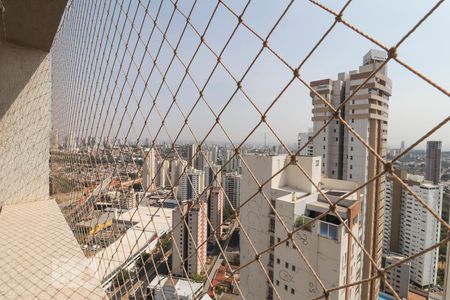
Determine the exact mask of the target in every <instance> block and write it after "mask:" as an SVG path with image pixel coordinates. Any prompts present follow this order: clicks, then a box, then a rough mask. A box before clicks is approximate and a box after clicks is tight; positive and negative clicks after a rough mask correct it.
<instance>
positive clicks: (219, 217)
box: [201, 186, 223, 239]
mask: <svg viewBox="0 0 450 300" xmlns="http://www.w3.org/2000/svg"><path fill="white" fill-rule="evenodd" d="M201 201H203V202H205V203H206V204H207V208H208V219H209V221H210V222H211V226H212V227H213V228H211V227H210V226H208V237H209V236H210V235H211V233H212V231H213V230H214V229H216V232H215V235H216V237H217V239H220V236H221V235H222V221H223V190H222V189H221V188H220V187H213V186H211V187H209V188H207V189H206V190H205V192H204V193H203V194H202V196H201Z"/></svg>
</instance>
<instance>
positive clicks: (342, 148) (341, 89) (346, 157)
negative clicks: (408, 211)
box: [311, 50, 392, 300]
mask: <svg viewBox="0 0 450 300" xmlns="http://www.w3.org/2000/svg"><path fill="white" fill-rule="evenodd" d="M384 60H386V54H385V52H383V51H378V50H370V51H369V52H368V53H367V54H366V55H364V57H363V64H362V65H361V66H360V67H359V69H358V70H354V71H350V72H349V73H339V74H338V79H337V80H331V79H323V80H318V81H313V82H311V86H312V87H313V88H314V89H315V91H316V92H317V93H318V94H320V95H321V96H323V97H324V98H325V99H326V100H327V101H329V102H330V104H331V105H332V106H333V107H335V108H337V107H339V106H340V105H341V103H342V102H343V101H344V100H345V99H346V98H348V97H349V96H350V94H352V92H353V91H354V90H355V89H356V88H357V87H358V86H359V85H360V84H361V83H363V82H364V81H365V80H366V78H367V77H369V75H370V74H371V73H372V72H373V71H374V70H376V69H377V68H378V67H379V66H380V64H381V63H382V62H383V61H384ZM391 85H392V84H391V80H390V79H389V78H388V77H387V68H386V66H385V67H383V68H381V69H380V70H379V71H378V72H377V73H376V74H375V76H373V77H372V78H371V79H370V80H369V81H368V82H367V83H366V84H365V85H364V86H363V87H362V88H361V89H360V90H359V91H358V92H357V93H356V94H355V96H353V97H352V99H351V100H350V101H349V102H347V103H346V104H345V106H344V107H343V109H342V110H341V111H340V116H341V117H342V118H343V119H344V120H346V122H347V123H348V124H349V125H350V126H351V127H352V128H353V129H354V130H355V131H356V132H357V133H358V134H359V135H360V136H361V138H362V139H363V140H364V141H366V142H367V143H368V144H369V145H370V146H371V147H372V148H373V149H374V150H375V151H376V152H377V153H378V154H379V155H380V156H382V157H386V137H387V121H388V107H389V96H390V95H391ZM311 97H312V101H313V110H312V112H313V118H312V120H313V122H314V133H317V132H318V131H319V130H320V128H321V127H322V126H323V125H324V124H325V123H326V122H327V121H328V120H329V119H330V118H333V113H332V112H331V111H330V109H329V108H328V107H327V106H326V105H325V104H324V103H323V101H322V100H321V99H320V98H319V97H317V96H316V95H315V94H314V93H312V92H311ZM314 155H315V156H321V157H322V175H324V176H326V177H329V178H335V179H344V180H350V181H355V182H358V183H359V184H363V183H365V182H366V181H367V180H369V179H370V178H372V177H375V175H376V174H378V173H379V172H380V171H381V170H382V169H383V164H382V163H381V162H379V161H378V160H377V159H376V157H375V156H374V155H372V154H371V153H370V152H369V150H368V149H367V148H366V147H365V146H364V145H363V144H362V143H361V142H359V141H358V140H357V139H356V137H355V136H354V135H353V134H352V133H350V132H349V130H348V129H347V128H346V127H345V126H344V125H343V124H342V123H341V122H339V120H333V121H331V123H330V124H329V126H327V127H326V129H323V130H322V132H320V133H319V135H318V136H317V137H316V138H315V139H314ZM384 188H385V178H384V176H383V177H380V178H378V179H377V180H375V181H372V182H371V183H370V184H369V185H367V187H366V188H365V189H364V191H363V192H364V196H363V199H362V206H361V209H362V210H361V216H362V217H361V219H360V221H361V224H360V226H361V227H363V228H364V230H363V236H361V238H362V239H364V247H365V248H366V250H367V251H368V252H369V254H370V255H371V257H372V259H373V260H374V261H375V262H376V263H377V264H378V265H379V266H381V257H382V243H383V220H384V216H383V211H384ZM373 275H375V268H373V266H372V264H371V262H370V261H369V259H368V258H367V257H365V258H364V263H363V276H364V278H368V277H371V276H373ZM379 286H380V282H379V280H374V281H370V282H367V283H365V284H363V294H362V299H368V300H374V299H378V294H379V289H380V288H379Z"/></svg>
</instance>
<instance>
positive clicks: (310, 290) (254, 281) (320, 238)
mask: <svg viewBox="0 0 450 300" xmlns="http://www.w3.org/2000/svg"><path fill="white" fill-rule="evenodd" d="M244 159H245V161H246V163H247V165H249V169H251V170H252V171H253V173H254V175H255V176H256V177H257V180H258V182H265V181H266V180H267V179H268V178H272V176H274V174H277V175H276V176H274V177H273V178H272V179H271V180H270V181H269V182H267V184H265V185H264V186H263V192H264V194H265V195H267V196H268V197H269V199H266V198H265V197H264V196H263V195H262V194H261V193H258V194H257V195H255V191H257V190H258V185H257V183H256V182H255V180H253V178H252V175H251V174H250V172H249V171H248V170H247V168H245V169H244V172H243V175H242V176H243V181H242V186H241V198H242V200H243V201H247V200H248V199H249V200H248V202H247V203H246V205H244V206H243V207H242V208H241V212H240V221H241V224H242V230H245V231H246V234H248V236H249V237H248V238H247V237H246V235H244V234H242V235H241V238H240V247H241V256H240V262H241V265H246V264H247V263H248V262H250V261H254V259H255V252H254V250H253V246H254V247H255V248H256V251H258V252H261V251H263V250H266V249H268V248H270V247H272V246H274V245H275V244H277V243H279V242H280V241H281V240H284V239H286V238H287V233H286V229H285V227H284V226H283V223H284V224H285V225H286V226H287V228H288V230H293V229H294V230H295V229H297V231H295V233H294V234H293V235H292V240H287V241H286V242H285V243H283V244H279V245H277V246H276V247H274V248H272V249H271V250H269V251H267V252H266V253H264V254H263V255H261V256H260V257H259V260H260V262H261V264H262V265H263V267H264V268H265V271H266V273H267V274H268V276H269V279H268V278H267V277H266V275H265V273H264V272H263V271H262V269H261V266H260V265H259V264H257V263H252V264H249V265H248V266H246V267H245V268H243V269H242V270H241V273H240V287H241V290H242V297H243V298H244V299H278V298H277V294H278V295H279V296H280V298H281V299H292V300H294V299H295V300H307V299H313V298H317V297H320V296H322V295H323V290H322V289H321V288H320V284H319V283H318V281H317V279H316V277H315V276H314V275H313V273H312V272H311V271H310V269H309V268H308V266H307V264H306V263H305V260H304V259H303V258H302V256H301V255H300V253H299V252H298V250H297V248H296V247H295V246H294V243H293V242H295V244H296V245H298V247H299V248H300V249H301V251H302V252H303V254H304V256H305V258H306V260H307V261H308V262H309V263H310V264H311V266H312V268H313V269H314V270H315V272H316V274H317V275H318V277H319V278H320V280H321V281H322V282H323V284H324V285H325V286H327V287H329V286H341V285H346V284H349V283H350V282H356V281H358V280H361V267H360V263H361V255H362V251H361V249H360V247H358V246H356V243H355V241H354V239H353V237H352V236H351V234H350V233H349V232H348V230H347V228H346V227H345V226H344V224H343V223H341V221H340V220H339V219H338V218H337V217H336V215H334V213H331V212H330V213H328V214H326V215H324V216H323V218H321V219H320V220H317V221H316V222H314V223H312V224H311V225H310V226H308V227H305V228H303V229H298V228H299V227H300V226H302V225H304V224H306V223H307V222H309V221H310V220H311V219H312V218H315V217H317V216H318V215H320V214H321V213H323V212H325V211H326V210H327V208H328V207H329V204H328V202H327V201H326V200H325V198H324V197H323V196H322V195H321V194H320V193H319V192H318V191H317V190H316V189H315V187H314V185H313V184H312V183H311V181H310V180H309V179H308V178H307V177H306V176H305V175H304V174H303V173H302V172H301V171H300V170H299V169H298V168H297V167H296V166H295V165H289V164H290V156H287V155H245V156H244ZM297 161H298V163H299V164H300V165H301V166H302V168H303V169H304V170H305V172H306V173H307V174H308V176H309V177H310V178H311V180H312V181H313V182H314V184H316V185H318V184H319V182H320V184H321V186H322V191H323V193H324V194H325V195H326V196H327V197H328V198H329V199H330V200H331V201H332V202H336V201H337V199H339V197H340V196H342V195H344V194H345V193H346V192H347V191H350V190H353V189H354V188H356V186H357V184H356V183H354V182H349V181H343V180H335V179H329V178H322V177H321V174H320V163H321V158H320V157H312V156H297ZM286 165H289V166H287V167H286V168H285V169H284V170H283V171H281V172H279V171H280V170H281V169H282V168H283V167H284V166H286ZM269 201H270V203H271V204H272V206H274V208H275V210H276V211H277V213H278V215H279V216H280V218H281V219H282V221H283V223H282V222H281V221H280V219H279V218H278V217H277V216H275V213H274V212H273V210H272V209H271V207H270V205H269ZM336 211H337V212H338V213H339V215H340V216H341V218H342V219H343V221H344V222H345V223H346V224H348V226H349V228H350V230H351V231H352V233H353V234H354V235H355V236H359V234H360V231H361V228H360V226H359V222H358V219H359V217H360V200H359V195H358V194H353V195H351V196H350V197H349V198H346V199H344V200H343V201H341V202H339V203H338V204H337V206H336ZM249 240H250V241H251V243H250V242H249ZM269 280H270V281H271V282H272V283H273V286H274V287H275V289H276V292H275V291H274V290H273V289H272V284H271V283H270V281H269ZM360 289H361V287H360V286H352V287H348V288H345V289H341V290H339V291H338V292H333V293H330V295H329V299H332V300H344V299H349V300H359V299H361V298H360V297H359V295H360V293H361V292H360Z"/></svg>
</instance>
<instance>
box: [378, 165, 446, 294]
mask: <svg viewBox="0 0 450 300" xmlns="http://www.w3.org/2000/svg"><path fill="white" fill-rule="evenodd" d="M399 174H400V177H401V178H402V179H403V181H404V182H405V183H406V184H407V185H408V187H409V188H410V189H411V190H412V191H414V192H415V193H416V194H417V195H418V196H420V197H421V198H422V199H423V200H424V201H425V202H426V203H427V204H428V205H429V206H430V207H431V208H432V209H433V210H434V211H435V212H436V213H437V214H438V215H440V214H441V211H442V196H443V187H442V185H435V184H433V183H432V182H429V181H425V180H424V179H423V177H422V176H418V175H411V174H407V173H406V172H405V171H402V172H400V173H399ZM440 228H441V224H440V222H439V221H438V220H437V219H436V218H435V217H434V216H433V215H432V214H431V213H429V212H428V210H427V209H426V208H424V207H423V206H422V205H421V204H420V203H419V202H418V201H417V200H416V198H414V196H413V195H411V194H410V193H409V192H408V191H407V190H406V189H405V188H404V187H403V186H402V185H401V184H400V183H398V182H397V181H393V180H388V181H387V184H386V211H385V237H384V248H385V251H386V252H387V253H389V252H394V253H398V254H401V255H404V256H407V257H409V256H411V255H414V254H415V253H418V252H420V251H422V250H425V249H427V248H428V247H431V246H432V245H434V244H436V243H438V242H439V234H440ZM438 251H439V249H437V248H436V249H433V250H431V251H428V252H427V253H425V254H423V255H421V256H419V257H417V258H415V259H413V260H411V272H410V278H411V281H412V282H414V283H415V284H416V285H417V286H420V287H427V286H430V285H435V284H436V278H437V263H438Z"/></svg>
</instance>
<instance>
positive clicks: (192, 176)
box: [178, 169, 205, 200]
mask: <svg viewBox="0 0 450 300" xmlns="http://www.w3.org/2000/svg"><path fill="white" fill-rule="evenodd" d="M204 189H205V172H203V171H201V170H196V169H187V170H186V172H185V173H184V174H183V175H182V176H181V179H180V185H179V189H178V192H179V197H180V200H192V199H197V198H198V197H200V194H201V193H202V192H203V190H204Z"/></svg>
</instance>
